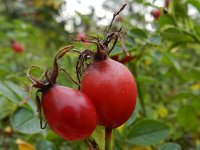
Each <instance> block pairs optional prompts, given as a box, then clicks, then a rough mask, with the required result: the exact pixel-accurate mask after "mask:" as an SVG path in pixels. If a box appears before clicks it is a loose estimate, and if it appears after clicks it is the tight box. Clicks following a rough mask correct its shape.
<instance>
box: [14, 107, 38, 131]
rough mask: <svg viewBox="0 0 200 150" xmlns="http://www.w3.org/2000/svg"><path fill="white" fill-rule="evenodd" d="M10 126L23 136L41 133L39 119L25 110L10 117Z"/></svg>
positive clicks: (20, 110) (19, 110) (18, 111)
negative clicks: (23, 134)
mask: <svg viewBox="0 0 200 150" xmlns="http://www.w3.org/2000/svg"><path fill="white" fill-rule="evenodd" d="M11 124H12V127H13V129H14V130H16V131H19V132H21V133H25V134H33V133H38V132H40V131H41V129H40V123H39V119H38V118H37V117H36V116H35V115H34V113H33V112H32V111H30V110H29V109H26V108H21V109H18V110H17V111H15V113H14V114H13V116H12V117H11Z"/></svg>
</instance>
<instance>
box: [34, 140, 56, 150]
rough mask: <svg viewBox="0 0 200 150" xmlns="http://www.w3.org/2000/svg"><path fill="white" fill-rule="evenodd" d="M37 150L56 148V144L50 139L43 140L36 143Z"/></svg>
mask: <svg viewBox="0 0 200 150" xmlns="http://www.w3.org/2000/svg"><path fill="white" fill-rule="evenodd" d="M36 149H37V150H56V146H55V145H54V144H53V143H52V142H49V141H46V140H44V139H43V140H41V141H39V142H38V143H37V145H36Z"/></svg>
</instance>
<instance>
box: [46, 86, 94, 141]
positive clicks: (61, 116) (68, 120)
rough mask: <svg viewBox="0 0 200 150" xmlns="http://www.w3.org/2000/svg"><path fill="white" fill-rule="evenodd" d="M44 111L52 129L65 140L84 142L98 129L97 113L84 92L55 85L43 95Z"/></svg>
mask: <svg viewBox="0 0 200 150" xmlns="http://www.w3.org/2000/svg"><path fill="white" fill-rule="evenodd" d="M42 109H43V112H44V116H45V119H46V121H47V123H48V125H49V126H50V128H51V129H52V130H53V131H54V132H55V133H57V134H58V135H60V136H61V137H62V138H64V139H65V140H70V141H73V140H83V139H85V138H87V137H88V136H89V135H90V134H91V133H92V132H93V130H94V129H95V128H96V122H97V121H96V120H97V116H96V111H95V108H94V106H93V104H92V103H91V101H90V99H89V98H88V97H87V96H86V95H85V94H83V93H82V92H80V91H78V90H75V89H71V88H68V87H63V86H59V85H55V86H53V87H52V88H50V89H48V90H47V91H46V92H44V93H43V95H42Z"/></svg>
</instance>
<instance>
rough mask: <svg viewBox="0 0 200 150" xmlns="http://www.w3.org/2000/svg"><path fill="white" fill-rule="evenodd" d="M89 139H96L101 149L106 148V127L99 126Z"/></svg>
mask: <svg viewBox="0 0 200 150" xmlns="http://www.w3.org/2000/svg"><path fill="white" fill-rule="evenodd" d="M89 141H95V142H96V143H97V145H98V147H99V149H100V150H105V128H104V127H102V126H97V127H96V129H95V131H94V132H93V133H92V135H91V136H90V137H89Z"/></svg>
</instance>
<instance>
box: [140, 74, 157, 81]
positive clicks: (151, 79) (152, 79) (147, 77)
mask: <svg viewBox="0 0 200 150" xmlns="http://www.w3.org/2000/svg"><path fill="white" fill-rule="evenodd" d="M137 81H138V82H140V83H156V82H157V80H156V79H154V78H153V77H150V76H144V75H140V76H138V77H137Z"/></svg>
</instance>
